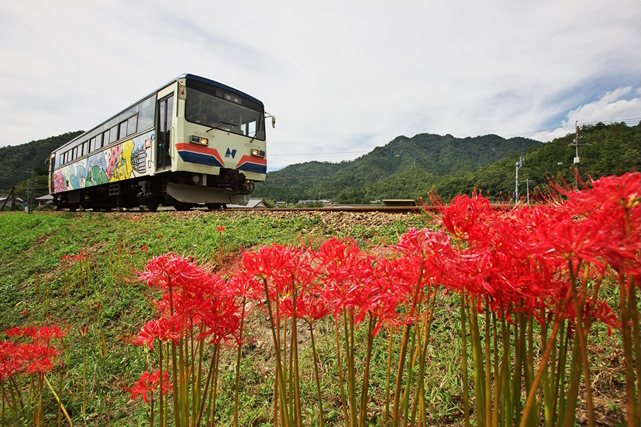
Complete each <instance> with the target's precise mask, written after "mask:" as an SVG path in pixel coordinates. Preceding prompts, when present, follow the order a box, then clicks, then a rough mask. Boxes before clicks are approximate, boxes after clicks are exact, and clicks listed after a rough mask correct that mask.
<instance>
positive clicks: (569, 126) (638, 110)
mask: <svg viewBox="0 0 641 427" xmlns="http://www.w3.org/2000/svg"><path fill="white" fill-rule="evenodd" d="M635 92H636V95H637V97H636V98H632V99H625V98H624V97H626V96H627V95H630V94H632V93H633V89H632V87H630V86H627V87H621V88H617V89H616V90H613V91H611V92H607V93H605V94H604V95H603V96H602V97H601V98H599V99H597V100H596V101H594V102H590V103H589V104H584V105H581V106H579V107H578V108H575V109H574V110H571V111H570V112H569V113H568V115H567V118H566V119H565V120H563V122H562V124H561V126H559V127H558V128H556V129H554V130H550V131H543V132H538V133H536V134H535V135H534V136H533V137H532V138H533V139H536V140H539V141H545V142H548V141H551V140H553V139H554V138H559V137H562V136H565V135H567V134H568V133H571V132H572V131H573V130H574V126H575V124H578V125H579V126H581V125H584V124H588V125H589V124H594V123H598V122H602V123H611V122H622V121H626V122H627V123H628V124H629V125H635V124H637V123H639V121H641V97H639V96H638V95H640V91H639V89H637V90H636V91H635Z"/></svg>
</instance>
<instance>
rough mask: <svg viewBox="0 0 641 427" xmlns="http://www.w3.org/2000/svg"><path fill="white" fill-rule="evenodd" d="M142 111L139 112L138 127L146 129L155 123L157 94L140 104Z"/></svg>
mask: <svg viewBox="0 0 641 427" xmlns="http://www.w3.org/2000/svg"><path fill="white" fill-rule="evenodd" d="M139 105H140V110H139V111H140V113H139V114H138V116H139V117H138V126H137V127H138V129H140V130H144V129H147V128H150V127H152V126H153V125H154V115H155V107H156V95H153V96H151V97H149V98H147V99H145V100H144V101H142V102H141V103H140V104H139Z"/></svg>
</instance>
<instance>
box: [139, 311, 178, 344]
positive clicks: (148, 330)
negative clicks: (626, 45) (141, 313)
mask: <svg viewBox="0 0 641 427" xmlns="http://www.w3.org/2000/svg"><path fill="white" fill-rule="evenodd" d="M183 325H184V322H183V321H182V319H181V317H180V316H172V317H170V318H165V317H163V318H160V319H158V320H150V321H149V322H147V323H146V324H145V325H144V326H143V327H142V328H141V329H140V332H139V333H138V339H137V340H136V341H135V342H134V344H135V345H139V346H141V345H145V344H147V346H148V347H149V348H150V349H152V348H153V343H154V341H155V340H156V339H158V340H160V341H169V340H171V341H173V342H174V344H177V343H178V340H179V339H180V336H181V333H182V327H183Z"/></svg>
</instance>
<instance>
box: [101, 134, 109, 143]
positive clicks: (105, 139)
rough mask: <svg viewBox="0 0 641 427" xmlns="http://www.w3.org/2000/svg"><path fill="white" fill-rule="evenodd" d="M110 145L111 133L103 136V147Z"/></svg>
mask: <svg viewBox="0 0 641 427" xmlns="http://www.w3.org/2000/svg"><path fill="white" fill-rule="evenodd" d="M107 144H109V131H106V132H105V133H103V134H102V146H103V147H104V146H105V145H107Z"/></svg>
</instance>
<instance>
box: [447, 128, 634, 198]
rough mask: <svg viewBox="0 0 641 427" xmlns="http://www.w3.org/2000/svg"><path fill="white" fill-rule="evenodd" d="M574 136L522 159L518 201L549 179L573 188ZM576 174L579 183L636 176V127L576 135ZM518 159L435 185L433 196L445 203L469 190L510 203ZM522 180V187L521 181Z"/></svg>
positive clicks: (582, 129) (544, 146) (559, 140)
mask: <svg viewBox="0 0 641 427" xmlns="http://www.w3.org/2000/svg"><path fill="white" fill-rule="evenodd" d="M574 137H575V135H574V134H568V135H566V136H565V137H563V138H557V139H555V140H553V141H551V142H549V143H545V144H542V145H541V146H540V147H538V148H537V149H535V150H532V151H530V152H529V153H527V154H526V155H525V156H524V162H523V167H521V168H519V182H520V184H519V186H520V190H519V195H520V196H525V192H526V185H527V184H529V187H530V192H531V193H532V192H535V191H536V189H537V186H538V187H539V188H540V187H541V186H545V185H547V184H548V182H549V180H550V179H559V178H562V179H563V180H565V181H566V182H570V183H574V179H575V178H574V168H573V164H574V157H575V154H576V148H575V145H574ZM579 157H580V163H579V173H580V175H581V178H582V179H583V180H587V179H589V178H590V177H592V178H599V177H602V176H609V175H620V174H622V173H625V172H631V171H638V170H641V123H640V124H637V125H636V126H631V127H629V126H627V125H626V124H625V123H614V124H611V125H605V124H603V123H599V124H596V125H594V126H583V127H581V128H580V130H579ZM517 161H518V156H512V157H507V158H505V159H503V160H500V161H498V162H496V163H494V164H492V165H490V166H487V167H485V168H482V169H479V170H477V171H475V172H472V173H468V174H465V175H464V176H461V177H452V178H450V179H447V180H444V181H441V182H439V184H438V185H436V186H435V190H436V191H437V192H438V193H439V194H440V195H442V196H443V197H445V198H448V196H453V195H456V194H462V193H465V194H470V193H471V192H472V191H473V190H474V189H475V188H476V189H479V190H483V192H484V193H485V194H487V195H489V196H490V197H492V198H503V199H505V198H509V197H513V193H514V190H515V178H516V176H515V175H516V162H517ZM526 180H527V181H526Z"/></svg>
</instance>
